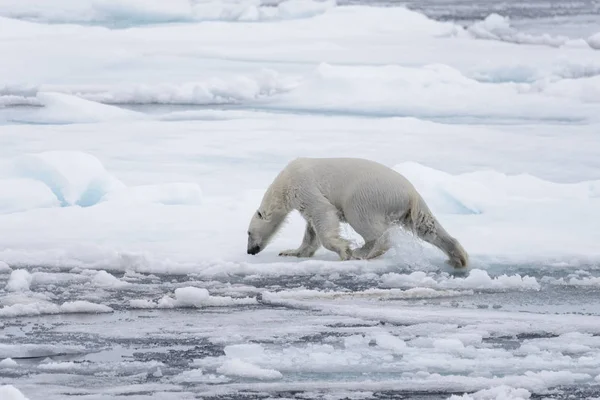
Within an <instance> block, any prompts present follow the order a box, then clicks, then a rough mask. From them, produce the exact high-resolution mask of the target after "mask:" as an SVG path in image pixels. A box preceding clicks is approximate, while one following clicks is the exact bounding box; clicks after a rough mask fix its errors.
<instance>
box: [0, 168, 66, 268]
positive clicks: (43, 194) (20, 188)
mask: <svg viewBox="0 0 600 400" xmlns="http://www.w3.org/2000/svg"><path fill="white" fill-rule="evenodd" d="M58 206H60V202H59V201H58V199H57V198H56V196H55V195H54V193H53V192H52V190H50V188H49V187H48V186H46V185H45V184H44V183H43V182H39V181H36V180H33V179H0V214H8V213H13V212H19V211H26V210H31V209H34V208H45V207H58ZM0 269H1V268H0Z"/></svg>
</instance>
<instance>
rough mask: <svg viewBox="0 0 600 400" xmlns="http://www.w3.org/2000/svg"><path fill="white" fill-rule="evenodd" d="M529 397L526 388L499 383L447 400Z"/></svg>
mask: <svg viewBox="0 0 600 400" xmlns="http://www.w3.org/2000/svg"><path fill="white" fill-rule="evenodd" d="M529 398H531V392H529V390H527V389H515V388H513V387H510V386H506V385H501V386H496V387H493V388H490V389H483V390H480V391H478V392H475V393H472V394H464V395H462V396H457V395H453V396H450V397H449V398H448V400H526V399H529Z"/></svg>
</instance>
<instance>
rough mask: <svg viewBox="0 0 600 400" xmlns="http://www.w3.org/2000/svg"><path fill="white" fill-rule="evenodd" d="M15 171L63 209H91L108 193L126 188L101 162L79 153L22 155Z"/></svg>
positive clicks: (89, 155)
mask: <svg viewBox="0 0 600 400" xmlns="http://www.w3.org/2000/svg"><path fill="white" fill-rule="evenodd" d="M14 170H15V173H16V174H17V175H19V176H22V177H25V178H28V179H34V180H37V181H40V182H42V183H44V184H45V185H46V186H47V187H48V188H50V190H51V191H52V192H53V193H54V195H55V196H56V198H58V200H59V201H60V204H61V205H62V206H72V205H78V206H82V207H87V206H91V205H94V204H96V203H97V202H98V201H99V200H100V199H101V198H102V196H104V195H105V194H106V193H108V192H110V191H113V190H117V189H121V188H124V187H125V186H124V185H123V183H121V182H120V181H119V180H117V179H116V178H114V177H113V176H111V175H109V174H108V172H107V171H106V169H104V166H103V165H102V163H101V162H100V160H98V159H97V158H96V157H94V156H93V155H91V154H88V153H84V152H80V151H47V152H43V153H36V154H27V155H23V156H21V157H18V158H17V159H16V161H15V162H14Z"/></svg>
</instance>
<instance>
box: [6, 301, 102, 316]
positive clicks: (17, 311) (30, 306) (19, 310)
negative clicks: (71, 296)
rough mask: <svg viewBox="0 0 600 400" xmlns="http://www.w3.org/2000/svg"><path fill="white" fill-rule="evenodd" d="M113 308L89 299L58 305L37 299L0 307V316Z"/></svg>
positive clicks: (99, 311) (93, 311)
mask: <svg viewBox="0 0 600 400" xmlns="http://www.w3.org/2000/svg"><path fill="white" fill-rule="evenodd" d="M112 311H113V309H112V308H110V307H108V306H106V305H104V304H96V303H91V302H89V301H82V300H78V301H72V302H65V303H63V304H61V305H60V306H59V305H57V304H53V303H49V302H45V301H38V302H34V303H25V304H22V303H19V304H13V305H10V306H5V307H2V308H0V317H22V316H34V315H47V314H74V313H92V314H97V313H110V312H112Z"/></svg>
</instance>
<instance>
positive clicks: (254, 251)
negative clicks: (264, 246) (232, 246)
mask: <svg viewBox="0 0 600 400" xmlns="http://www.w3.org/2000/svg"><path fill="white" fill-rule="evenodd" d="M259 252H260V246H252V247H248V254H252V255H255V254H258V253H259Z"/></svg>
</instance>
